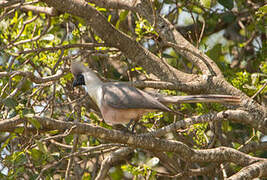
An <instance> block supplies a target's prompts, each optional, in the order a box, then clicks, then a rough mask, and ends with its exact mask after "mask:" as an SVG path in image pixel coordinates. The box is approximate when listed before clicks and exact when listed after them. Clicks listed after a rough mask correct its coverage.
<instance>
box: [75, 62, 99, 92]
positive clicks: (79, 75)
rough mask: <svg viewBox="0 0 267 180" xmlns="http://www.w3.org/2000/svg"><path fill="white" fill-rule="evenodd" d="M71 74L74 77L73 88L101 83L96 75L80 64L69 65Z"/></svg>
mask: <svg viewBox="0 0 267 180" xmlns="http://www.w3.org/2000/svg"><path fill="white" fill-rule="evenodd" d="M71 73H72V74H73V75H74V81H73V84H72V85H73V87H76V86H80V85H90V84H91V85H93V84H94V83H101V81H100V79H99V78H98V77H97V76H96V74H95V73H94V72H93V71H92V70H90V69H89V68H88V67H86V66H84V65H83V64H82V63H80V62H72V63H71Z"/></svg>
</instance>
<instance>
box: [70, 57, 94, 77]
mask: <svg viewBox="0 0 267 180" xmlns="http://www.w3.org/2000/svg"><path fill="white" fill-rule="evenodd" d="M70 71H71V73H72V74H73V75H75V76H76V75H78V74H81V73H84V72H88V71H90V69H89V68H88V67H86V66H84V65H83V64H82V63H81V62H77V61H73V62H72V63H71V66H70Z"/></svg>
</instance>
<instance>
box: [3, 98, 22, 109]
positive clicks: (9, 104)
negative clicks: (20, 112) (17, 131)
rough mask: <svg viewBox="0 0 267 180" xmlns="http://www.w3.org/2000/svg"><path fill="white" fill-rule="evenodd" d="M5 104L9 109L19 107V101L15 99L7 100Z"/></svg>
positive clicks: (4, 101)
mask: <svg viewBox="0 0 267 180" xmlns="http://www.w3.org/2000/svg"><path fill="white" fill-rule="evenodd" d="M3 104H4V105H5V106H7V107H9V108H14V107H15V106H17V105H18V103H17V101H16V100H15V99H13V98H6V99H4V100H3Z"/></svg>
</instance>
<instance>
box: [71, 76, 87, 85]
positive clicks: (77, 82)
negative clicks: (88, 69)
mask: <svg viewBox="0 0 267 180" xmlns="http://www.w3.org/2000/svg"><path fill="white" fill-rule="evenodd" d="M80 85H85V82H84V77H83V75H82V74H78V75H77V76H76V77H75V79H74V81H73V84H72V86H73V87H76V86H80Z"/></svg>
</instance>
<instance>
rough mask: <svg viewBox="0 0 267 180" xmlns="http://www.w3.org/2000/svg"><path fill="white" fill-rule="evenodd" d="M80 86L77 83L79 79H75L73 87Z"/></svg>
mask: <svg viewBox="0 0 267 180" xmlns="http://www.w3.org/2000/svg"><path fill="white" fill-rule="evenodd" d="M76 86H79V83H78V81H77V79H74V81H73V83H72V87H76Z"/></svg>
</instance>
